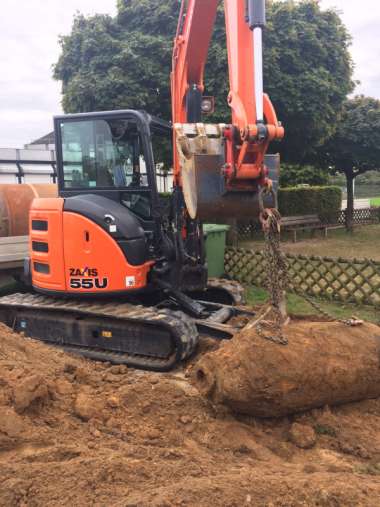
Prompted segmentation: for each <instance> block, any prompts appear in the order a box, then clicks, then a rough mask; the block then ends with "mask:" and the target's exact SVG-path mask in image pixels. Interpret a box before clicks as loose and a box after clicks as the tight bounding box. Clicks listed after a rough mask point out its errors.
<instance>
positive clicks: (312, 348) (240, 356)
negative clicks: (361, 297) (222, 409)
mask: <svg viewBox="0 0 380 507" xmlns="http://www.w3.org/2000/svg"><path fill="white" fill-rule="evenodd" d="M284 330H285V335H286V337H287V338H288V345H287V346H281V345H279V344H277V343H274V342H273V341H271V340H267V339H263V338H262V337H261V336H259V335H258V334H257V332H256V330H255V328H251V329H249V330H243V331H242V332H241V333H239V334H237V335H236V336H235V337H234V339H233V340H231V341H228V342H225V343H224V344H223V345H222V346H221V347H220V348H219V349H218V350H217V351H216V352H211V353H209V354H206V355H205V356H204V357H203V358H201V360H200V361H199V364H198V365H197V366H196V368H195V375H194V379H195V383H196V385H197V387H198V388H199V389H200V390H201V392H202V393H203V394H205V395H207V396H209V397H210V398H211V399H212V400H213V401H214V402H218V403H223V404H225V405H227V406H229V407H230V408H231V409H233V410H234V411H236V412H238V413H244V414H250V415H253V416H256V417H279V416H285V415H289V414H293V413H295V412H300V411H305V410H309V409H312V408H318V407H322V406H324V405H332V404H334V405H335V404H338V403H347V402H352V401H360V400H363V399H367V398H375V397H379V396H380V328H379V327H378V326H376V325H374V324H368V323H365V324H363V325H360V326H346V325H345V324H343V323H341V322H310V321H297V320H293V321H292V322H291V323H290V324H289V325H288V326H286V327H285V329H284Z"/></svg>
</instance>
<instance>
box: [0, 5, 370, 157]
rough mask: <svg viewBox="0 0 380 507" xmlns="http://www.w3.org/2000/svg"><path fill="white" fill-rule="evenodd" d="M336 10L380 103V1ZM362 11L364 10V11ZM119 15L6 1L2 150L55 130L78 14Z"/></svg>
mask: <svg viewBox="0 0 380 507" xmlns="http://www.w3.org/2000/svg"><path fill="white" fill-rule="evenodd" d="M321 4H322V6H323V7H332V6H336V7H337V8H339V9H340V10H341V11H342V15H343V19H344V21H345V23H346V24H347V26H348V28H349V30H350V32H351V33H352V34H353V37H354V43H353V47H352V54H353V57H354V60H355V62H356V78H357V79H360V80H361V82H362V84H361V86H360V87H359V88H358V90H357V91H358V92H362V93H365V94H368V95H373V96H376V97H379V98H380V87H379V86H378V83H379V81H380V70H379V66H378V62H377V57H378V56H379V54H380V38H379V37H378V31H379V28H380V9H379V3H378V0H363V1H362V2H358V0H321ZM358 6H359V7H358ZM77 10H78V11H80V12H83V13H84V14H94V13H96V12H100V13H109V14H115V12H116V0H18V1H17V2H16V1H15V0H1V17H0V69H1V73H0V146H1V147H4V146H14V147H20V146H22V145H23V144H25V143H27V142H30V141H31V140H33V139H36V138H38V137H40V136H42V135H44V134H46V133H47V132H48V131H49V130H50V129H51V128H52V116H53V115H54V114H57V113H60V112H61V107H60V100H61V97H60V85H59V83H56V82H55V81H53V79H52V64H53V63H54V62H56V61H57V58H58V55H59V45H58V36H59V35H60V34H67V33H69V32H70V29H71V25H72V20H73V16H74V14H75V12H76V11H77Z"/></svg>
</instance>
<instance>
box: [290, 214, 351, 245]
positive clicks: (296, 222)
mask: <svg viewBox="0 0 380 507" xmlns="http://www.w3.org/2000/svg"><path fill="white" fill-rule="evenodd" d="M281 227H282V229H283V230H284V231H290V232H292V233H293V243H296V242H297V232H298V231H305V230H310V231H311V233H312V235H313V234H314V231H316V230H321V231H323V232H324V237H325V238H327V231H328V229H338V228H340V227H343V226H341V225H327V224H323V223H322V222H321V220H320V218H319V217H318V215H300V216H296V217H283V218H282V220H281Z"/></svg>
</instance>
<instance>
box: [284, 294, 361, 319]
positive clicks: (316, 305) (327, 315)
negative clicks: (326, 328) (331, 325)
mask: <svg viewBox="0 0 380 507" xmlns="http://www.w3.org/2000/svg"><path fill="white" fill-rule="evenodd" d="M293 290H294V292H295V293H296V294H297V295H298V296H300V297H302V298H303V299H304V300H305V301H307V302H308V303H309V305H310V306H312V307H313V308H314V309H315V310H317V312H318V313H319V314H320V315H322V317H324V318H325V319H326V321H327V322H340V323H341V324H344V325H345V326H350V327H354V326H360V325H362V324H363V321H362V320H360V319H357V318H356V317H351V319H338V318H337V317H334V315H332V314H331V313H329V312H328V311H326V310H324V309H323V308H322V306H321V305H320V304H319V303H317V302H316V301H315V300H314V299H312V298H311V297H310V296H308V295H307V294H305V293H304V292H301V291H298V290H296V289H293Z"/></svg>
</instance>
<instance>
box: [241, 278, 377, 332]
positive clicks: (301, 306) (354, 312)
mask: <svg viewBox="0 0 380 507" xmlns="http://www.w3.org/2000/svg"><path fill="white" fill-rule="evenodd" d="M246 297H247V302H248V303H249V304H251V305H253V306H255V305H260V304H264V303H265V302H266V301H267V300H268V294H267V292H266V291H265V290H264V289H261V288H259V287H249V288H248V289H247V292H246ZM287 301H288V312H289V314H290V315H298V316H315V315H317V311H316V310H315V309H314V308H313V307H312V306H311V305H310V304H309V303H308V302H307V301H305V300H304V299H303V298H302V297H300V296H297V295H296V294H288V295H287ZM315 301H316V302H317V303H318V304H320V306H321V307H322V308H323V309H324V310H325V311H327V312H329V313H330V314H331V315H332V316H334V317H336V318H338V319H349V318H351V317H352V316H355V317H359V318H360V319H362V320H366V321H368V322H374V323H375V324H379V325H380V312H379V310H378V309H376V308H374V307H372V306H355V305H352V304H349V303H346V304H343V303H330V302H329V301H322V300H320V299H316V300H315Z"/></svg>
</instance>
